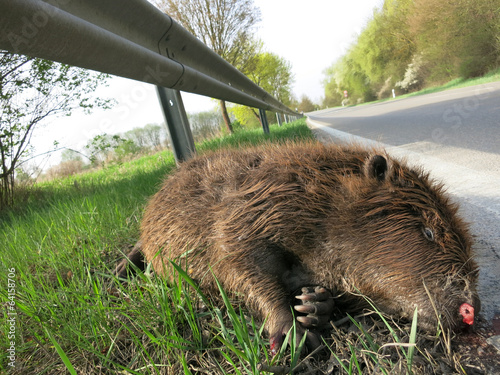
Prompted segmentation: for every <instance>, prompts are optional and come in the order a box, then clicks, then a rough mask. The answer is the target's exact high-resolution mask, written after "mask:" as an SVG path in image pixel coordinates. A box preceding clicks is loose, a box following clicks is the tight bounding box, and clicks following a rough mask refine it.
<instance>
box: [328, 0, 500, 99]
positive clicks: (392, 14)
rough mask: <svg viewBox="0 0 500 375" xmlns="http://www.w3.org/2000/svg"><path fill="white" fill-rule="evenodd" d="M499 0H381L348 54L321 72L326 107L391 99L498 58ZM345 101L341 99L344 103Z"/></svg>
mask: <svg viewBox="0 0 500 375" xmlns="http://www.w3.org/2000/svg"><path fill="white" fill-rule="evenodd" d="M499 9H500V0H485V1H483V0H458V1H454V2H446V1H445V2H443V1H440V0H385V2H384V5H383V7H382V9H380V10H375V11H374V13H373V17H372V19H371V20H370V21H369V22H368V23H367V25H366V27H365V28H364V30H363V31H362V33H361V34H360V35H359V36H358V38H357V40H356V42H355V43H354V44H353V45H352V46H351V47H350V49H349V50H348V51H347V53H346V55H344V56H343V57H341V58H340V59H339V60H337V61H336V62H334V64H333V65H332V66H331V67H330V68H328V69H327V70H326V71H325V80H324V87H325V100H324V105H326V106H332V105H340V104H341V103H342V102H343V97H342V93H343V91H344V90H347V91H348V93H349V104H355V103H358V102H364V101H369V100H372V99H375V98H379V99H381V98H385V97H389V96H390V94H391V92H392V88H396V89H397V90H399V91H403V92H407V91H415V90H418V89H420V88H422V87H425V86H429V85H433V84H440V83H442V82H445V81H449V80H450V79H454V78H458V77H461V78H470V77H475V76H480V75H483V74H485V73H486V72H488V71H489V70H492V69H494V68H495V67H497V66H498V64H499V62H500V42H499V41H500V11H499ZM344 104H345V102H344Z"/></svg>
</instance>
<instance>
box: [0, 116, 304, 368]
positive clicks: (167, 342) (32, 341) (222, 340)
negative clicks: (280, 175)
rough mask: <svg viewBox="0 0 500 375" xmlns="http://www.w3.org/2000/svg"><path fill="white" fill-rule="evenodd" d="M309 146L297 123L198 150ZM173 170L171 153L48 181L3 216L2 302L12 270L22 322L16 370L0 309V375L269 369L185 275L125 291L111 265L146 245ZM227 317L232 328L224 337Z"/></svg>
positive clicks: (252, 332)
mask: <svg viewBox="0 0 500 375" xmlns="http://www.w3.org/2000/svg"><path fill="white" fill-rule="evenodd" d="M311 137H312V135H311V132H310V130H309V129H308V128H307V126H306V125H305V121H304V120H299V121H297V122H296V123H294V124H287V125H285V126H283V127H276V126H273V127H271V134H270V135H264V134H263V133H262V130H261V129H256V130H249V131H241V132H239V133H237V134H235V135H233V136H226V137H223V138H220V139H214V140H210V141H207V142H204V143H203V144H200V145H198V146H197V148H198V150H199V152H207V151H210V150H216V149H219V148H223V147H242V146H247V145H254V144H259V143H262V142H281V141H283V140H286V139H304V138H305V139H307V138H311ZM174 168H175V161H174V158H173V156H172V154H171V153H170V152H168V151H164V152H160V153H158V154H155V155H151V156H146V157H143V158H140V159H137V160H134V161H131V162H128V163H123V164H119V165H113V166H108V167H105V168H103V169H100V170H96V171H91V172H87V173H84V174H81V175H77V176H72V177H70V178H66V179H60V180H55V181H51V182H45V183H42V184H39V185H38V186H36V189H35V190H34V192H33V194H32V195H31V196H30V197H29V199H27V200H26V202H25V203H24V204H22V205H20V206H18V207H16V208H15V209H12V210H10V211H6V212H2V213H1V214H0V247H1V249H0V264H1V266H2V270H3V275H4V280H3V282H2V284H3V285H4V287H2V288H0V298H1V301H2V304H3V305H5V306H7V303H8V302H9V294H8V292H7V290H8V288H7V281H8V280H7V274H8V272H7V269H11V268H14V269H15V279H14V280H15V296H14V301H15V304H16V305H15V310H12V312H15V313H16V314H17V315H15V317H16V319H15V336H16V337H15V340H14V342H15V349H16V352H15V357H16V358H15V367H11V366H9V362H10V360H9V358H7V356H8V353H7V352H6V350H7V349H8V348H9V347H10V346H11V341H12V340H11V339H9V337H8V335H7V333H8V332H9V329H10V325H9V324H10V323H9V322H8V318H9V317H11V316H12V315H8V312H9V310H7V309H3V310H2V311H3V317H2V321H1V323H0V350H1V351H0V369H2V370H3V371H5V372H8V373H12V374H28V373H33V374H36V373H40V374H42V373H43V374H59V373H75V372H76V373H116V372H119V371H122V370H125V369H126V370H127V371H129V372H130V373H138V374H139V373H140V374H147V373H152V374H157V373H158V374H159V373H173V374H177V373H182V372H185V373H195V372H196V371H195V370H193V369H194V368H196V366H197V365H198V366H199V364H200V363H204V362H203V361H208V362H207V363H205V365H206V366H209V367H210V366H212V367H213V368H214V372H217V371H218V372H220V373H224V372H226V371H228V372H234V371H235V369H237V370H236V372H238V371H241V372H242V373H258V370H257V367H256V366H257V364H258V363H259V361H263V362H266V361H270V359H269V358H267V357H266V356H267V354H266V345H265V342H264V341H262V340H263V339H262V336H261V332H260V331H259V330H258V328H257V326H256V324H255V323H254V322H253V321H251V320H250V319H249V318H248V317H247V316H246V315H245V314H244V313H243V312H240V313H238V314H237V313H235V312H234V310H233V311H231V310H228V309H227V308H226V309H224V310H221V309H218V308H215V307H213V308H210V309H208V310H207V308H206V307H205V306H202V305H205V304H206V303H208V302H207V301H206V300H205V302H204V299H203V298H201V297H200V296H199V294H198V293H197V291H196V290H195V289H194V288H193V287H192V286H191V285H190V283H188V282H186V280H185V279H183V277H182V275H179V279H178V283H177V284H175V285H167V284H166V283H165V282H164V281H162V280H157V279H155V278H153V279H151V278H150V277H149V276H148V274H147V273H146V274H144V275H141V276H140V277H138V279H137V280H136V281H134V282H133V283H131V284H130V285H114V284H113V283H112V277H111V273H112V269H113V267H114V265H115V264H116V261H117V260H119V259H120V258H121V257H122V254H123V253H126V252H127V251H128V248H129V246H131V245H133V244H134V243H135V241H136V240H137V238H138V236H139V223H140V220H141V215H142V211H143V207H144V205H145V203H146V202H147V200H148V199H149V197H150V196H151V195H152V194H154V193H155V192H156V191H157V190H158V188H159V186H160V184H161V181H162V180H163V178H164V177H165V175H166V174H168V173H169V172H170V171H172V170H173V169H174ZM186 296H188V298H186ZM228 311H229V312H230V314H229V317H230V319H229V322H232V323H231V326H230V327H226V328H224V326H223V322H224V321H225V319H226V318H227V315H226V314H227V312H228ZM238 321H239V324H240V327H239V330H236V327H237V325H236V324H237V322H238ZM256 330H257V331H256ZM232 340H234V342H233V344H231V345H230V342H232ZM207 353H209V354H207ZM206 358H209V360H207V359H206ZM252 358H253V359H252ZM251 359H252V360H251ZM250 360H251V361H250ZM230 361H232V362H233V363H232V364H231V366H232V367H234V368H233V370H229V369H228V363H230ZM231 366H230V367H231Z"/></svg>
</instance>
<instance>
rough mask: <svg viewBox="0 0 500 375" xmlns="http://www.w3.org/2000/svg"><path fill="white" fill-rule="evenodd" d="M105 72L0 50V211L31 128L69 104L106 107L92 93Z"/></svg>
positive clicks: (9, 196)
mask: <svg viewBox="0 0 500 375" xmlns="http://www.w3.org/2000/svg"><path fill="white" fill-rule="evenodd" d="M106 77H107V76H106V75H105V74H96V73H94V72H90V71H88V70H83V69H79V68H73V67H69V66H68V65H63V64H59V63H55V62H52V61H48V60H42V59H36V58H31V57H26V56H21V55H15V54H11V53H9V52H6V51H0V209H1V208H2V207H5V206H7V205H9V204H12V203H13V193H14V181H15V180H14V173H15V170H16V168H17V166H18V165H19V163H20V160H21V159H22V158H23V157H24V158H25V157H26V156H27V154H29V153H30V151H31V150H30V147H31V145H30V141H31V136H32V134H33V130H34V129H35V127H36V126H39V125H40V124H42V123H44V122H45V121H46V120H47V119H48V118H49V117H51V116H55V115H70V114H71V111H72V110H74V109H75V108H83V109H84V110H85V111H87V112H88V111H90V110H91V109H92V108H93V107H94V106H100V107H103V108H108V107H109V105H110V102H109V101H107V100H101V99H99V98H95V97H94V95H93V94H94V91H95V89H96V87H97V86H98V85H99V84H102V83H104V81H105V80H106Z"/></svg>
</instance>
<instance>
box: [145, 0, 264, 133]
mask: <svg viewBox="0 0 500 375" xmlns="http://www.w3.org/2000/svg"><path fill="white" fill-rule="evenodd" d="M155 2H156V5H157V6H158V8H159V9H161V10H162V11H164V12H165V13H167V14H168V15H170V16H171V17H172V18H174V19H175V20H176V21H177V22H179V23H180V24H181V25H182V26H184V28H186V29H187V30H188V31H190V32H191V33H192V34H193V35H195V36H196V37H198V38H199V39H200V40H201V41H202V42H203V43H205V44H206V45H207V46H209V47H210V48H212V49H213V50H214V52H215V53H217V54H218V55H219V56H221V57H222V58H224V59H225V60H226V61H228V62H229V63H230V64H232V65H233V66H235V67H236V68H238V69H240V70H241V71H242V72H243V73H245V70H246V69H247V66H248V64H249V61H250V60H251V59H252V57H253V55H254V54H255V51H256V48H257V43H256V42H255V41H254V39H253V33H252V31H253V28H254V26H255V25H256V23H257V22H259V21H260V10H259V9H258V8H257V7H255V6H254V4H253V0H155ZM220 106H221V111H222V117H223V119H224V123H225V124H226V127H227V129H228V130H229V132H231V133H232V132H233V129H232V126H231V121H230V119H229V115H228V113H227V109H226V103H225V101H224V100H221V101H220Z"/></svg>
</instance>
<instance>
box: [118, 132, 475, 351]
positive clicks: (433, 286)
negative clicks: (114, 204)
mask: <svg viewBox="0 0 500 375" xmlns="http://www.w3.org/2000/svg"><path fill="white" fill-rule="evenodd" d="M141 243H142V244H141V245H140V246H141V247H140V250H142V253H143V254H144V255H145V258H146V260H147V262H152V265H153V267H154V270H155V272H156V273H157V274H159V275H165V270H164V267H165V265H166V264H168V260H169V259H171V260H174V261H177V262H178V263H180V264H181V265H182V267H185V269H187V270H188V272H189V275H190V276H191V277H192V278H193V279H195V280H197V281H198V282H199V284H200V286H201V287H202V288H206V289H213V288H215V282H214V278H213V277H212V276H211V272H213V274H214V275H215V276H216V277H217V278H218V279H219V280H220V282H221V283H222V285H223V287H224V288H225V290H226V291H229V292H232V293H235V294H238V295H240V296H241V297H242V298H243V300H244V302H245V303H246V305H247V306H248V307H249V308H251V309H252V310H253V311H254V312H255V313H256V314H257V315H259V316H260V317H261V318H267V323H266V324H267V326H266V328H267V330H268V332H269V334H270V337H271V340H272V341H273V342H274V343H280V342H281V341H282V338H283V335H284V334H285V333H286V332H287V331H288V330H289V328H290V327H291V326H292V323H293V315H292V311H291V306H292V305H293V304H294V297H295V296H296V295H297V294H300V293H301V292H300V290H301V289H302V288H303V287H308V289H306V290H305V292H304V293H303V294H302V295H300V296H299V299H302V300H303V301H304V300H305V301H310V303H306V304H304V305H299V306H298V307H297V306H296V310H298V311H300V312H303V313H305V314H309V317H305V316H302V317H299V318H298V320H299V322H301V324H302V332H303V328H304V327H306V328H311V327H313V326H315V325H317V324H320V323H321V321H325V316H326V317H328V314H329V313H330V310H331V302H330V301H331V298H329V297H330V293H329V292H328V291H332V292H336V293H338V292H340V293H342V292H343V293H344V295H345V296H353V295H354V294H358V293H359V292H360V293H362V294H364V295H366V296H368V297H369V298H371V299H372V300H373V301H374V302H375V304H376V305H377V306H378V308H380V309H381V310H382V311H383V312H386V313H388V314H393V315H395V316H399V317H406V318H410V317H411V316H412V315H413V312H414V310H415V308H416V307H417V308H418V313H419V315H418V324H419V326H421V327H422V328H424V329H427V330H434V329H435V328H436V326H437V314H439V315H440V317H441V321H442V324H443V326H444V328H450V329H455V328H458V327H459V326H461V325H464V323H466V324H468V325H471V324H473V322H474V314H477V312H478V311H479V299H478V296H477V292H476V286H477V277H478V270H477V266H476V263H475V262H474V260H473V259H472V252H471V240H470V235H469V233H468V231H467V227H466V225H465V224H464V223H463V221H462V220H461V219H460V218H459V217H458V216H457V208H456V207H455V205H453V204H451V203H450V202H449V200H448V198H446V196H445V194H444V193H443V188H442V187H441V186H440V185H436V184H434V183H433V182H431V181H430V179H429V177H428V175H427V174H425V173H423V172H422V171H421V170H419V169H412V168H409V167H408V166H406V165H405V164H404V163H401V162H398V161H395V160H393V159H391V158H389V157H388V156H387V155H386V154H385V153H384V152H383V151H380V150H379V151H375V150H365V149H362V148H359V147H355V146H336V145H328V146H324V145H321V144H319V143H312V142H311V143H299V144H285V145H280V146H276V145H268V146H262V147H259V148H253V149H248V150H230V151H220V152H216V153H211V154H208V155H204V156H201V157H197V158H194V159H192V160H190V161H188V162H185V163H183V164H182V165H181V167H180V168H179V170H178V171H177V172H176V173H174V174H173V175H171V176H170V177H169V178H168V179H167V180H166V181H165V183H164V185H163V187H162V188H161V190H160V191H159V192H158V193H157V194H156V195H155V196H154V197H153V198H152V200H151V201H150V203H149V205H148V207H147V209H146V212H145V215H144V218H143V222H142V235H141ZM140 260H141V254H140V252H139V248H136V249H135V250H134V251H133V252H132V261H133V262H134V263H136V264H139V263H140ZM125 264H126V261H124V262H122V264H121V266H120V267H118V274H119V275H121V276H123V275H126V270H125V267H124V265H125ZM315 285H320V286H322V287H324V288H316V289H315V290H314V289H311V288H310V287H311V286H315ZM325 288H326V289H325ZM297 291H298V292H297ZM358 291H359V292H358ZM351 292H355V293H351ZM353 298H354V297H353ZM430 299H432V303H431V302H430ZM433 305H434V306H435V309H436V310H434V308H433ZM308 339H309V337H308ZM313 339H314V337H313Z"/></svg>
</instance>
